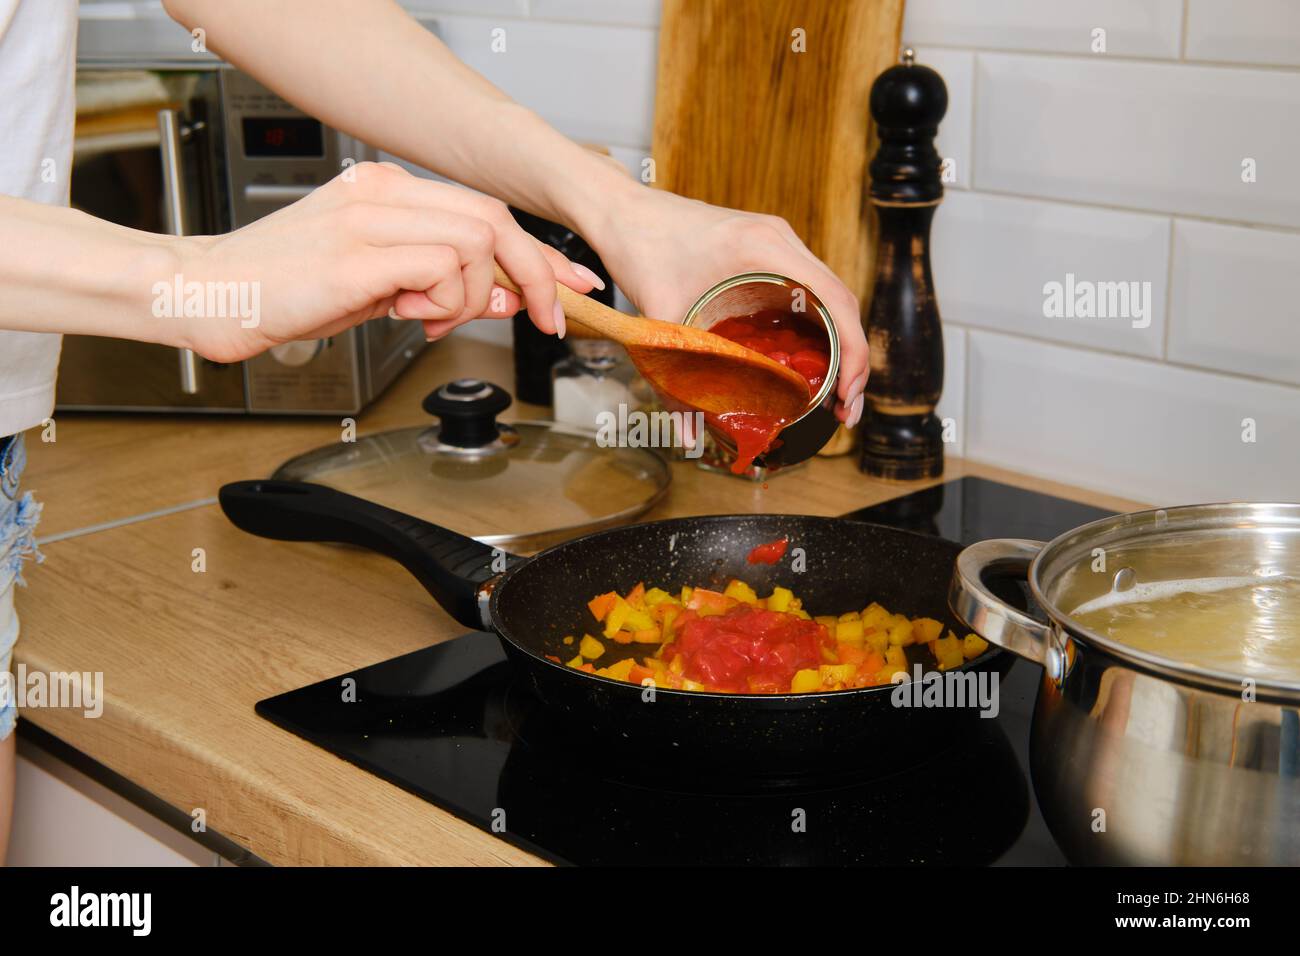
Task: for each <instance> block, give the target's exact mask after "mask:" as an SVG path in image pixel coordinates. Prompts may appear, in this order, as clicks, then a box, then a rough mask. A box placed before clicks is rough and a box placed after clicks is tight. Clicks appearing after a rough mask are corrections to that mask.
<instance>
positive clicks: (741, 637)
mask: <svg viewBox="0 0 1300 956" xmlns="http://www.w3.org/2000/svg"><path fill="white" fill-rule="evenodd" d="M824 633H825V628H823V627H822V625H820V624H818V623H817V622H816V621H811V620H809V621H805V620H803V619H801V618H798V617H795V616H794V615H791V614H782V613H780V612H779V611H767V610H764V609H762V608H757V607H753V606H751V605H741V606H739V607H734V608H732V609H731V610H730V611H727V612H726V613H725V614H714V615H710V616H708V617H696V618H692V619H691V620H688V621H686V623H684V624H683V625H682V627H681V629H680V630H679V631H678V633H677V636H676V638H675V639H674V641H673V642H672V644H671V645H670V646H669V648H667V649H666V650H665V653H671V654H677V655H680V656H681V658H682V663H683V664H684V665H685V670H684V671H683V673H684V674H685V676H686V677H688V678H690V679H691V680H693V681H699V682H700V683H701V684H707V685H709V687H710V688H711V689H715V688H716V689H717V690H719V691H725V692H728V693H751V694H785V693H789V691H790V682H791V681H792V680H793V679H794V675H795V672H796V671H799V670H803V669H805V668H815V667H818V666H819V665H821V663H822V651H821V646H822V635H823V634H824Z"/></svg>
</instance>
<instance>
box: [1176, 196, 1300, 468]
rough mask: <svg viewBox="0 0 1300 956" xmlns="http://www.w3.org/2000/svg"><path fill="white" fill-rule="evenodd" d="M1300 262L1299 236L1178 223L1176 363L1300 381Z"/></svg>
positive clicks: (1299, 397) (1299, 454)
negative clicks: (1299, 281)
mask: <svg viewBox="0 0 1300 956" xmlns="http://www.w3.org/2000/svg"><path fill="white" fill-rule="evenodd" d="M1298 266H1300V233H1294V232H1280V231H1277V230H1274V229H1247V228H1243V227H1240V226H1224V225H1221V224H1219V223H1212V222H1196V221H1194V220H1178V221H1177V222H1176V223H1175V224H1174V265H1173V279H1172V282H1171V290H1170V316H1171V321H1170V324H1169V356H1168V357H1169V359H1170V361H1175V362H1182V363H1186V364H1188V365H1203V366H1206V367H1208V368H1214V369H1219V370H1221V371H1225V372H1237V373H1240V374H1242V375H1256V376H1260V377H1263V378H1271V379H1277V380H1279V381H1283V382H1288V383H1290V384H1292V385H1300V297H1297V294H1296V278H1297V277H1296V269H1297V267H1298ZM1296 400H1297V402H1298V403H1300V394H1297V399H1296ZM1296 461H1297V463H1298V464H1300V449H1297V451H1296ZM1297 490H1298V491H1300V489H1297Z"/></svg>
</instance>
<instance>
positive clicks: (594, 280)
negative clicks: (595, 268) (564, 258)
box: [569, 262, 605, 292]
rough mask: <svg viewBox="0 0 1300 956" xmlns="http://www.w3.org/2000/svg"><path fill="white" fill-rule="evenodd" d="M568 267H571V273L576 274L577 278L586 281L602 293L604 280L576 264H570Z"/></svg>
mask: <svg viewBox="0 0 1300 956" xmlns="http://www.w3.org/2000/svg"><path fill="white" fill-rule="evenodd" d="M569 265H571V266H573V271H574V272H576V273H578V277H579V278H581V279H586V280H587V281H588V282H590V283H591V284H592V285H594V286H595V287H596V288H597V289H600V290H601V291H602V292H603V291H605V280H604V279H602V278H601V277H600V276H598V275H596V273H594V272H592V271H591V270H590V269H588V268H587V267H586V266H584V265H582V264H581V263H578V262H570V263H569Z"/></svg>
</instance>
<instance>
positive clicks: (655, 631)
mask: <svg viewBox="0 0 1300 956" xmlns="http://www.w3.org/2000/svg"><path fill="white" fill-rule="evenodd" d="M662 637H663V635H662V634H660V633H659V628H657V627H648V628H645V629H643V630H640V631H633V632H632V640H633V641H635V642H636V643H637V644H658V643H659V641H660V640H661V639H662Z"/></svg>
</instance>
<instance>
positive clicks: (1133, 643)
mask: <svg viewBox="0 0 1300 956" xmlns="http://www.w3.org/2000/svg"><path fill="white" fill-rule="evenodd" d="M1030 582H1031V587H1032V588H1033V590H1034V592H1035V597H1036V598H1037V599H1038V600H1039V602H1040V603H1041V604H1043V606H1044V607H1045V608H1047V609H1049V613H1051V614H1052V616H1053V617H1056V618H1057V619H1058V620H1060V621H1061V622H1062V623H1063V624H1064V625H1066V626H1067V627H1068V628H1069V629H1070V630H1071V631H1073V632H1074V633H1075V634H1077V635H1080V636H1083V637H1084V638H1085V640H1087V641H1088V642H1089V643H1094V644H1097V645H1099V646H1102V647H1105V648H1106V649H1107V650H1109V651H1110V652H1112V653H1114V654H1116V655H1117V656H1120V657H1122V658H1125V659H1127V660H1129V661H1132V662H1134V663H1138V664H1141V665H1143V666H1145V667H1147V668H1149V669H1152V670H1156V671H1158V672H1160V673H1164V674H1168V675H1172V676H1179V677H1183V678H1188V679H1191V680H1193V681H1196V682H1200V683H1205V684H1210V685H1214V686H1217V687H1220V688H1222V689H1231V690H1233V691H1234V692H1237V693H1240V692H1241V691H1242V689H1243V682H1244V681H1247V680H1249V681H1250V682H1251V683H1252V684H1253V685H1254V686H1255V687H1257V688H1258V689H1259V690H1267V691H1269V692H1271V693H1274V694H1282V695H1285V696H1287V697H1295V696H1296V695H1300V504H1285V503H1278V504H1265V503H1231V504H1213V505H1189V506H1186V507H1180V508H1169V509H1159V510H1154V511H1144V512H1137V513H1133V514H1125V515H1119V516H1116V517H1113V518H1103V519H1101V520H1099V521H1094V522H1092V523H1090V524H1087V525H1083V526H1082V527H1079V528H1076V529H1074V530H1073V531H1069V532H1067V533H1065V534H1064V535H1061V536H1060V537H1059V538H1057V539H1055V540H1054V541H1052V542H1051V543H1050V544H1048V545H1047V546H1046V547H1045V548H1044V549H1043V550H1042V552H1041V553H1040V554H1039V556H1038V557H1037V558H1036V559H1035V561H1034V563H1033V566H1032V567H1031V570H1030Z"/></svg>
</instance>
